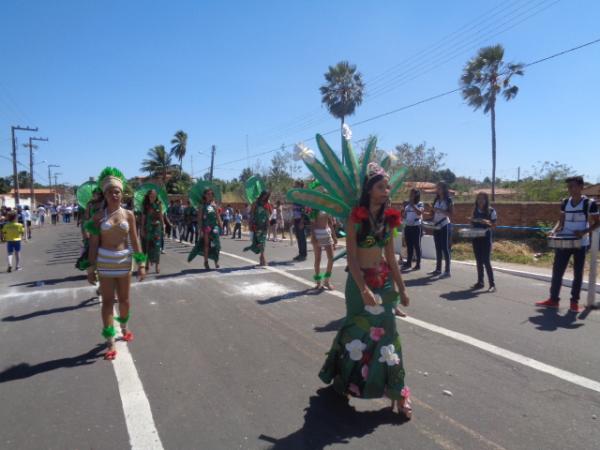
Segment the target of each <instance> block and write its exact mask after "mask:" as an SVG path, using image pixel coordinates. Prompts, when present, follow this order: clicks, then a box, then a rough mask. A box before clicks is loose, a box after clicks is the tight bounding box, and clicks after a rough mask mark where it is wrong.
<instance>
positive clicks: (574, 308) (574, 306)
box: [569, 302, 583, 313]
mask: <svg viewBox="0 0 600 450" xmlns="http://www.w3.org/2000/svg"><path fill="white" fill-rule="evenodd" d="M582 309H583V308H582V307H581V306H579V303H576V302H571V307H570V308H569V311H570V312H572V313H578V312H580V311H581V310H582Z"/></svg>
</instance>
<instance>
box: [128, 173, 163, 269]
mask: <svg viewBox="0 0 600 450" xmlns="http://www.w3.org/2000/svg"><path fill="white" fill-rule="evenodd" d="M134 205H135V210H136V211H137V212H139V213H140V214H141V217H140V235H141V238H142V248H143V249H144V253H145V254H146V256H147V257H148V260H147V262H146V270H148V269H149V268H150V264H154V266H155V270H156V273H160V254H161V250H162V243H163V239H164V233H165V218H164V213H165V212H166V211H167V207H168V205H169V200H168V196H167V193H166V192H165V190H164V189H163V188H161V187H159V186H157V185H155V184H153V183H144V184H142V185H141V186H139V187H138V188H137V189H136V190H135V193H134Z"/></svg>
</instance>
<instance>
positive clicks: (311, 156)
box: [294, 142, 315, 164]
mask: <svg viewBox="0 0 600 450" xmlns="http://www.w3.org/2000/svg"><path fill="white" fill-rule="evenodd" d="M294 160H295V161H300V160H302V161H304V162H305V163H307V164H312V163H314V162H315V152H313V151H312V150H311V149H310V148H308V147H307V146H306V145H304V142H298V143H297V144H296V145H295V146H294Z"/></svg>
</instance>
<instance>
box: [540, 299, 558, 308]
mask: <svg viewBox="0 0 600 450" xmlns="http://www.w3.org/2000/svg"><path fill="white" fill-rule="evenodd" d="M535 306H544V307H546V308H558V301H554V300H552V299H550V298H549V299H548V300H544V301H542V302H535Z"/></svg>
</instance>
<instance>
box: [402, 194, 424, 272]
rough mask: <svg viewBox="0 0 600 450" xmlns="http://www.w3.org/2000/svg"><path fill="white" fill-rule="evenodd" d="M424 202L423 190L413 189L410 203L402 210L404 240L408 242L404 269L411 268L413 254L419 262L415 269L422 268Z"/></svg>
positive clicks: (409, 199)
mask: <svg viewBox="0 0 600 450" xmlns="http://www.w3.org/2000/svg"><path fill="white" fill-rule="evenodd" d="M423 211H424V207H423V203H422V202H421V191H420V190H418V189H411V190H410V194H409V198H408V203H407V204H406V205H405V206H404V208H403V210H402V215H403V217H404V242H406V262H405V263H404V264H402V267H401V269H402V270H409V269H410V267H411V265H412V262H413V256H416V259H417V262H416V264H415V267H414V270H419V269H420V268H421V234H422V229H421V223H422V218H423Z"/></svg>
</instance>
